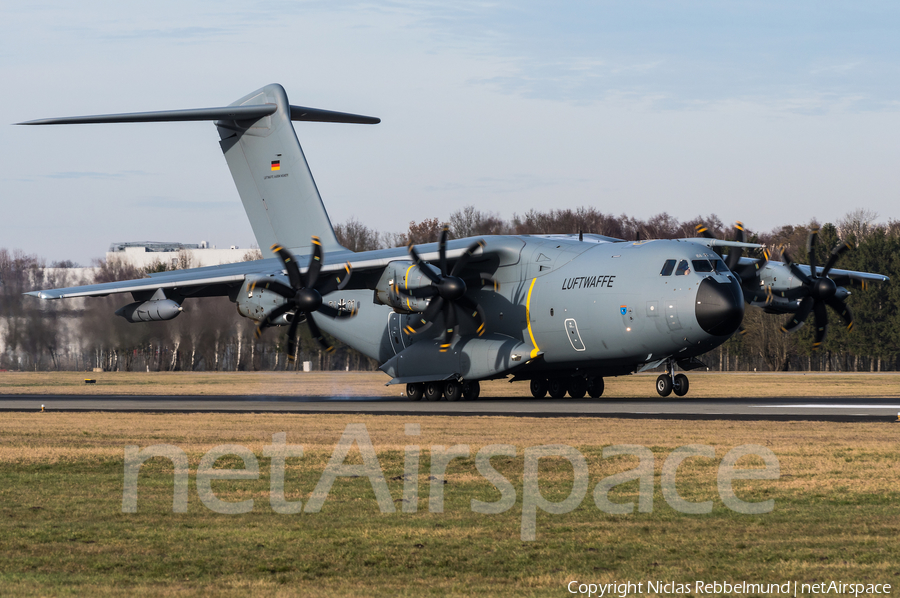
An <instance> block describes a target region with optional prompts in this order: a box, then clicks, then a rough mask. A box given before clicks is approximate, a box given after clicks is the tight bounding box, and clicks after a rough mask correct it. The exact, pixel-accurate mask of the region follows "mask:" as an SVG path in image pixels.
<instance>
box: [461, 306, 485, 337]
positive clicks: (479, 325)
mask: <svg viewBox="0 0 900 598" xmlns="http://www.w3.org/2000/svg"><path fill="white" fill-rule="evenodd" d="M457 303H458V304H459V306H460V307H461V308H463V309H464V310H465V311H466V313H467V314H468V315H469V317H470V318H472V319H473V320H475V325H476V329H475V333H476V334H478V336H481V335H482V334H484V310H483V309H481V306H480V305H478V304H477V303H475V302H474V301H472V300H471V299H469V298H468V297H460V299H459V301H457Z"/></svg>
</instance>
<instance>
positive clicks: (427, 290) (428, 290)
mask: <svg viewBox="0 0 900 598" xmlns="http://www.w3.org/2000/svg"><path fill="white" fill-rule="evenodd" d="M394 291H395V292H396V293H397V294H398V295H404V296H406V297H413V298H415V299H428V298H430V297H434V296H435V295H437V294H438V293H439V291H438V290H437V288H435V287H433V286H427V287H417V288H415V289H404V288H402V287H401V286H400V285H398V284H395V285H394Z"/></svg>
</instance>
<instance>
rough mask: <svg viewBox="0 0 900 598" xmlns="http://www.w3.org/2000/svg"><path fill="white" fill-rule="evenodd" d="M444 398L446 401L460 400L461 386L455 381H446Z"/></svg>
mask: <svg viewBox="0 0 900 598" xmlns="http://www.w3.org/2000/svg"><path fill="white" fill-rule="evenodd" d="M444 398H445V399H447V400H448V401H458V400H460V399H461V398H462V384H460V383H459V382H457V381H456V380H448V381H447V383H446V384H444Z"/></svg>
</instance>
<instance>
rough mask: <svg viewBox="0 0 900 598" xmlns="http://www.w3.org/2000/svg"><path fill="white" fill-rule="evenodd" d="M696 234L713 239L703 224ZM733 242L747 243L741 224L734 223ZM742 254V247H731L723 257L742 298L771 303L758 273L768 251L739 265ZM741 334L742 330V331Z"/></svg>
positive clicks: (769, 293)
mask: <svg viewBox="0 0 900 598" xmlns="http://www.w3.org/2000/svg"><path fill="white" fill-rule="evenodd" d="M696 230H697V234H699V235H700V236H702V237H704V238H706V239H715V238H716V237H715V235H713V234H712V233H711V232H709V229H707V228H706V225H704V224H702V223H701V224H698V225H697V226H696ZM734 240H735V241H737V242H738V243H746V242H747V233H746V232H745V231H744V223H743V222H740V221H738V222H735V223H734ZM743 253H744V249H743V248H742V247H732V248H731V251H730V252H729V253H728V255H727V256H725V265H726V266H728V269H729V270H731V272H732V273H733V274H735V275H736V276H737V277H738V279H739V282H740V283H741V290H743V291H744V298H745V299H746V300H747V301H756V302H763V303H769V302H770V301H772V292H771V290H770V289H769V288H765V289H761V288H760V286H759V271H760V270H762V269H763V268H764V267H765V265H766V263H768V261H769V251H768V250H767V249H764V250H763V256H762V257H761V258H758V259H756V260H754V261H753V262H750V263H748V264H744V265H743V266H741V265H740V261H741V255H742V254H743ZM742 333H743V330H742Z"/></svg>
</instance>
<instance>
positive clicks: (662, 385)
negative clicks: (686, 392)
mask: <svg viewBox="0 0 900 598" xmlns="http://www.w3.org/2000/svg"><path fill="white" fill-rule="evenodd" d="M656 392H658V393H659V396H661V397H667V396H669V395H670V394H672V379H671V378H670V377H669V375H668V374H660V375H659V378H657V379H656ZM426 393H427V391H426Z"/></svg>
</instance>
